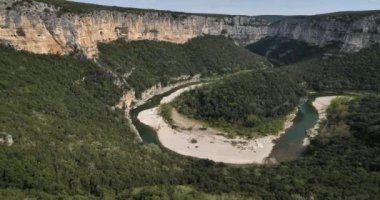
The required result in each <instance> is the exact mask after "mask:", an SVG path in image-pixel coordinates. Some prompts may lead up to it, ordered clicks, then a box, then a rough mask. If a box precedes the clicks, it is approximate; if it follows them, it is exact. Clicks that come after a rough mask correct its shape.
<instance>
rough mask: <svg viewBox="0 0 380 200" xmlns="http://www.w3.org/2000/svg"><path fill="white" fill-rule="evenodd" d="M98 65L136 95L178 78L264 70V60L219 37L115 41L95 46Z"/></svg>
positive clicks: (265, 62) (265, 65)
mask: <svg viewBox="0 0 380 200" xmlns="http://www.w3.org/2000/svg"><path fill="white" fill-rule="evenodd" d="M99 50H100V55H99V62H100V63H101V65H103V66H104V67H107V68H110V69H111V70H112V71H113V72H115V73H116V74H119V75H120V76H121V77H126V74H129V76H128V78H127V82H128V84H129V86H130V87H131V88H134V89H135V91H136V93H137V94H140V93H141V92H142V91H144V90H145V89H147V88H149V87H151V86H153V85H155V84H157V83H159V82H161V83H162V84H164V85H165V84H168V83H170V82H171V81H173V77H179V76H181V75H196V74H202V75H205V76H207V75H211V74H226V73H232V72H236V71H239V70H244V69H260V68H265V67H267V66H269V65H268V62H267V61H266V60H265V58H262V57H260V56H257V55H255V54H252V53H251V52H249V51H248V50H246V49H244V48H242V47H239V46H237V45H235V44H234V43H233V41H232V40H230V39H227V38H225V37H222V36H205V37H200V38H195V39H193V40H191V41H189V42H188V43H186V44H184V45H181V44H173V43H169V42H152V41H134V42H126V41H124V40H118V41H115V42H111V43H107V44H104V43H103V44H99Z"/></svg>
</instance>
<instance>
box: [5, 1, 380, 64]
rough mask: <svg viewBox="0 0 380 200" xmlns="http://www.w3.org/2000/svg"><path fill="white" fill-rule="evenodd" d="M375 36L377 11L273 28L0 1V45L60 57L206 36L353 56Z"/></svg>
mask: <svg viewBox="0 0 380 200" xmlns="http://www.w3.org/2000/svg"><path fill="white" fill-rule="evenodd" d="M45 2H48V1H45ZM98 8H99V7H98ZM101 8H106V7H101ZM352 15H354V16H355V13H353V14H352ZM379 32H380V15H379V12H374V13H372V14H370V15H365V16H363V17H358V18H355V19H353V20H341V19H339V18H336V17H323V16H322V17H321V16H319V17H316V16H310V17H304V16H303V17H287V18H284V19H282V20H280V21H278V22H275V23H272V24H271V23H270V20H265V19H264V18H262V17H249V16H228V15H201V14H185V13H173V12H165V11H153V10H150V11H146V10H137V11H136V9H135V10H132V9H130V10H129V9H115V10H112V9H110V7H108V8H107V9H94V10H92V11H91V12H82V13H70V12H62V8H60V7H59V6H54V5H50V4H46V3H41V2H40V1H37V0H1V2H0V42H1V43H5V44H8V45H10V46H13V47H14V48H16V49H20V50H27V51H30V52H33V53H52V54H60V55H62V54H70V53H71V52H75V51H79V52H83V53H84V55H85V56H86V57H88V58H94V57H96V56H97V54H98V48H97V43H98V42H109V41H113V40H116V39H119V38H123V39H126V40H158V41H168V42H173V43H185V42H186V41H188V40H189V39H192V38H195V37H198V36H202V35H206V34H209V35H225V36H227V37H230V38H232V39H234V40H235V41H236V42H237V43H238V44H240V45H246V44H250V43H253V42H256V41H258V40H259V39H261V38H263V37H266V36H282V37H287V38H291V39H296V40H302V41H305V42H307V43H311V44H314V45H318V46H325V45H328V44H330V43H333V42H338V43H340V44H342V50H343V51H345V52H354V51H358V50H360V49H361V48H364V47H368V46H370V45H371V44H373V43H377V42H379V41H380V34H379Z"/></svg>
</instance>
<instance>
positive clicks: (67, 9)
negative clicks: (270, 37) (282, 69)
mask: <svg viewBox="0 0 380 200" xmlns="http://www.w3.org/2000/svg"><path fill="white" fill-rule="evenodd" d="M7 1H13V2H16V3H14V5H17V4H22V3H32V2H33V1H35V2H41V3H46V4H49V5H53V6H55V7H59V8H60V11H59V14H65V13H76V14H83V13H91V12H93V11H101V10H109V11H119V12H132V13H137V14H144V13H145V12H156V13H162V14H164V13H166V14H171V15H172V16H173V17H174V18H180V17H185V16H188V15H196V16H209V17H220V18H223V17H237V16H241V17H251V18H254V19H256V20H258V21H262V22H266V23H273V22H275V21H278V20H281V19H282V18H284V17H285V16H281V15H262V16H247V15H228V14H213V13H186V12H178V11H169V10H155V9H141V8H131V7H118V6H105V5H97V4H89V3H80V2H72V1H66V0H7Z"/></svg>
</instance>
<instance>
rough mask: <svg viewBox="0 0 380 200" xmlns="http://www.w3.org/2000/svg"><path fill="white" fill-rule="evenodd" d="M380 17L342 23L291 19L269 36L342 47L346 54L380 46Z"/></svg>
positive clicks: (273, 27) (330, 19) (274, 27)
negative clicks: (334, 44)
mask: <svg viewBox="0 0 380 200" xmlns="http://www.w3.org/2000/svg"><path fill="white" fill-rule="evenodd" d="M379 14H380V12H378V14H373V15H368V16H363V17H360V18H357V19H350V18H349V17H350V16H341V18H340V19H337V18H336V17H322V16H321V17H316V16H311V17H290V18H286V19H284V20H281V21H279V22H277V23H274V24H271V25H270V27H269V29H268V35H269V36H281V37H286V38H291V39H295V40H301V41H304V42H307V43H310V44H314V45H317V46H320V47H323V46H326V45H329V44H332V43H339V44H340V45H342V51H343V52H356V51H359V50H360V49H362V48H365V47H369V46H370V45H372V44H374V43H378V42H380V15H379ZM352 15H354V16H355V14H352ZM342 18H343V19H342ZM344 18H347V19H344Z"/></svg>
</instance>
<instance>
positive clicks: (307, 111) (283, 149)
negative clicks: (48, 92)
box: [130, 86, 318, 162]
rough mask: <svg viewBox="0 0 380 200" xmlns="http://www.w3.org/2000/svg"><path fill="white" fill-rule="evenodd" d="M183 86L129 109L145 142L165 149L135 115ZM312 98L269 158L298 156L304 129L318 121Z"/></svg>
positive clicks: (278, 158) (301, 146) (302, 105)
mask: <svg viewBox="0 0 380 200" xmlns="http://www.w3.org/2000/svg"><path fill="white" fill-rule="evenodd" d="M183 87H185V86H182V87H179V88H175V89H173V90H171V91H168V92H166V93H164V94H161V95H158V96H155V97H153V98H152V99H150V100H149V101H148V102H147V103H145V104H143V105H141V106H139V107H137V108H136V109H133V110H131V112H130V115H131V119H132V122H133V124H134V125H135V126H136V128H137V130H138V131H139V133H140V136H141V138H142V139H143V142H144V143H145V144H152V143H153V144H157V145H159V146H160V147H162V148H163V149H165V148H164V147H163V146H162V145H161V143H160V141H159V139H158V136H157V134H156V132H155V131H154V130H153V129H152V128H150V127H149V126H146V125H144V124H142V123H141V122H140V121H139V120H138V119H137V115H138V114H139V113H140V112H141V111H143V110H147V109H150V108H153V107H156V106H158V105H159V104H160V101H161V99H162V98H163V97H165V96H168V95H169V94H171V93H173V92H175V91H177V90H179V89H181V88H183ZM314 98H315V97H310V98H309V99H308V100H305V101H303V102H302V103H301V105H300V107H299V111H298V113H297V117H296V119H295V120H294V124H293V125H292V126H291V127H290V128H288V129H287V130H286V131H285V133H284V134H282V135H281V136H280V138H279V139H277V140H276V141H275V146H274V148H273V150H272V152H271V154H270V156H269V158H270V160H273V159H275V160H276V161H279V162H282V161H289V160H294V159H296V158H298V157H299V156H300V154H301V153H302V150H303V149H304V148H305V147H304V145H303V141H304V139H305V137H306V131H307V130H308V129H310V128H312V127H314V126H315V124H316V123H317V121H318V113H317V111H316V110H315V108H314V107H313V106H312V105H311V102H312V101H313V100H314Z"/></svg>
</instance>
